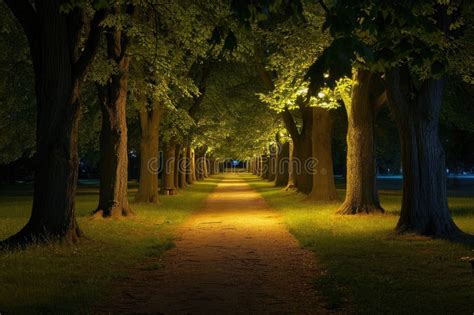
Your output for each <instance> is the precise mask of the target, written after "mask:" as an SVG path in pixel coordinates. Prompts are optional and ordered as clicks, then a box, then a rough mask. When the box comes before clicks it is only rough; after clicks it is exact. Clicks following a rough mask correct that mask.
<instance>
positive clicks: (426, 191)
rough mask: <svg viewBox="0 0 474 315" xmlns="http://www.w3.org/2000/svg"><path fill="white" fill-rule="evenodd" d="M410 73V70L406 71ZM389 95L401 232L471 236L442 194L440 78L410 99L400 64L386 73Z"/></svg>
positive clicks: (427, 83) (436, 235)
mask: <svg viewBox="0 0 474 315" xmlns="http://www.w3.org/2000/svg"><path fill="white" fill-rule="evenodd" d="M406 76H407V77H409V75H408V74H407V75H406ZM385 77H386V89H387V99H388V103H389V106H390V109H391V111H392V113H393V116H394V117H395V121H396V123H397V126H398V131H399V135H400V144H401V157H402V166H403V199H402V208H401V213H400V219H399V221H398V224H397V231H398V232H399V233H405V232H412V233H417V234H421V235H427V236H432V237H438V238H446V239H454V240H458V239H459V240H469V241H471V242H472V241H473V240H474V238H473V237H472V236H467V235H465V234H463V233H462V232H461V231H460V230H459V228H458V227H457V226H456V224H455V223H454V222H453V220H452V219H451V214H450V212H449V208H448V199H447V193H446V168H445V156H444V151H443V148H442V146H441V143H440V141H439V137H438V126H439V113H440V109H441V102H442V93H443V83H444V82H443V81H442V80H434V79H429V80H426V81H425V82H423V83H422V85H421V86H420V88H419V90H418V91H417V92H416V97H415V100H414V101H411V102H410V101H409V100H408V99H407V98H406V95H409V94H408V93H406V90H408V88H405V89H404V87H405V85H403V86H402V84H406V83H409V82H410V81H409V80H410V79H407V78H405V77H404V79H403V83H402V81H401V78H400V72H399V70H398V69H395V70H392V71H389V72H387V73H386V74H385Z"/></svg>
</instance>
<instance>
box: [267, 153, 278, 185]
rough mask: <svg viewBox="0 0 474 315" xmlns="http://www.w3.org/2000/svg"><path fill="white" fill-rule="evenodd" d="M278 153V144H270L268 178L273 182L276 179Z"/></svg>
mask: <svg viewBox="0 0 474 315" xmlns="http://www.w3.org/2000/svg"><path fill="white" fill-rule="evenodd" d="M276 154H277V146H276V145H275V144H272V145H270V154H269V156H268V157H269V161H268V175H267V179H268V180H269V181H271V182H273V181H275V177H276Z"/></svg>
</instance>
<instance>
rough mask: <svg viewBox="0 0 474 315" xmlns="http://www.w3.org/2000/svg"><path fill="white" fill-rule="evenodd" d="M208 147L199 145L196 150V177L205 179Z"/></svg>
mask: <svg viewBox="0 0 474 315" xmlns="http://www.w3.org/2000/svg"><path fill="white" fill-rule="evenodd" d="M206 151H207V148H206V147H199V148H197V149H196V150H195V164H196V179H197V180H203V179H204V174H205V172H206V158H205V157H206Z"/></svg>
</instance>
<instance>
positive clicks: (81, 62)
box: [74, 10, 107, 77]
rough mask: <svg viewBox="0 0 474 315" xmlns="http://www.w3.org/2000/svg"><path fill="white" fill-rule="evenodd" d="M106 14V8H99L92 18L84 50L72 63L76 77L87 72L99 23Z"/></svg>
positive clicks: (98, 32) (98, 37) (95, 51)
mask: <svg viewBox="0 0 474 315" xmlns="http://www.w3.org/2000/svg"><path fill="white" fill-rule="evenodd" d="M106 14H107V13H106V10H99V11H97V12H96V13H95V14H94V17H93V18H92V22H91V27H90V31H89V36H88V37H87V40H86V44H85V46H84V51H83V52H82V54H81V56H80V57H79V58H78V60H77V61H76V63H75V64H74V74H75V75H76V76H77V77H82V76H83V75H84V74H85V73H86V72H87V70H88V68H89V66H90V64H91V62H92V59H93V58H94V57H95V55H96V53H97V50H98V48H99V42H100V34H101V29H100V23H101V22H102V21H103V20H104V18H105V16H106Z"/></svg>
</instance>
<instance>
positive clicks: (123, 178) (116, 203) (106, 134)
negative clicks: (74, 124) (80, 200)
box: [94, 57, 132, 217]
mask: <svg viewBox="0 0 474 315" xmlns="http://www.w3.org/2000/svg"><path fill="white" fill-rule="evenodd" d="M128 66H129V59H128V57H124V58H122V59H121V60H120V62H119V63H118V69H119V70H118V73H117V74H114V75H113V76H112V78H111V80H110V82H109V83H108V84H107V86H105V87H102V88H100V89H99V90H100V94H101V96H100V98H101V102H100V103H101V110H102V127H101V131H100V195H99V205H98V206H97V210H96V211H95V212H94V214H95V215H96V216H102V217H120V216H128V215H131V214H132V211H131V209H130V206H129V204H128V186H127V185H128V148H127V122H126V103H127V90H128V87H127V86H128Z"/></svg>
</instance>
